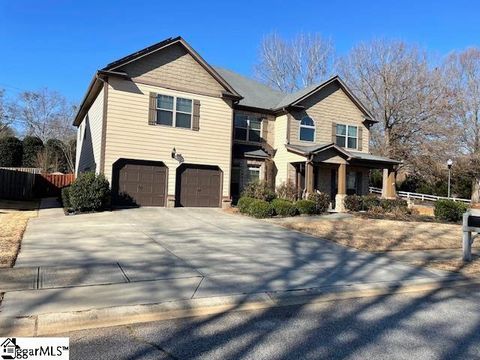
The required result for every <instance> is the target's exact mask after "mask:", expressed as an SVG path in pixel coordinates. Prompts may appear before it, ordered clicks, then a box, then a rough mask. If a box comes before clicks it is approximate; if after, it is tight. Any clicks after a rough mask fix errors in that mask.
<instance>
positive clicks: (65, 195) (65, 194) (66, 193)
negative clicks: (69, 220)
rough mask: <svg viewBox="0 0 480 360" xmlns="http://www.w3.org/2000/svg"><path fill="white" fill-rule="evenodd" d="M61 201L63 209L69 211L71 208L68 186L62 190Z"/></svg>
mask: <svg viewBox="0 0 480 360" xmlns="http://www.w3.org/2000/svg"><path fill="white" fill-rule="evenodd" d="M61 200H62V205H63V208H64V209H70V208H71V207H72V204H71V203H70V186H67V187H64V188H63V189H62V197H61Z"/></svg>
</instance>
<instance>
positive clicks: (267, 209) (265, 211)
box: [248, 199, 275, 219]
mask: <svg viewBox="0 0 480 360" xmlns="http://www.w3.org/2000/svg"><path fill="white" fill-rule="evenodd" d="M274 213H275V210H274V209H273V206H272V204H270V203H269V202H268V201H265V200H258V199H255V200H254V201H252V203H251V204H250V206H249V207H248V215H250V216H253V217H255V218H258V219H263V218H268V217H272V216H273V215H274Z"/></svg>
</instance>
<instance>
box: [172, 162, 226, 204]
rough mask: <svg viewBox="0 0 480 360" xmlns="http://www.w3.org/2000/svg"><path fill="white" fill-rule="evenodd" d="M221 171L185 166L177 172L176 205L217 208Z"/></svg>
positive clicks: (207, 167)
mask: <svg viewBox="0 0 480 360" xmlns="http://www.w3.org/2000/svg"><path fill="white" fill-rule="evenodd" d="M221 175H222V174H221V171H220V169H218V167H209V166H199V165H187V166H185V165H184V166H182V167H181V168H179V169H178V170H177V199H178V201H177V205H178V206H185V207H186V206H192V207H195V206H198V207H219V206H220V193H221V178H222V176H221Z"/></svg>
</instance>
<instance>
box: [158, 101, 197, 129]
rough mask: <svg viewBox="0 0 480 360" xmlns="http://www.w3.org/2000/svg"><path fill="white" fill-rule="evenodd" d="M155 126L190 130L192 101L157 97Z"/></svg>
mask: <svg viewBox="0 0 480 360" xmlns="http://www.w3.org/2000/svg"><path fill="white" fill-rule="evenodd" d="M157 124H159V125H167V126H174V127H180V128H186V129H190V128H191V127H192V100H190V99H184V98H179V97H177V98H176V97H174V96H168V95H158V96H157Z"/></svg>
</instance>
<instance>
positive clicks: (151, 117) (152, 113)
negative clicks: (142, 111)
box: [148, 92, 157, 125]
mask: <svg viewBox="0 0 480 360" xmlns="http://www.w3.org/2000/svg"><path fill="white" fill-rule="evenodd" d="M156 123H157V94H156V93H153V92H151V93H150V101H149V105H148V125H155V124H156Z"/></svg>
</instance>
